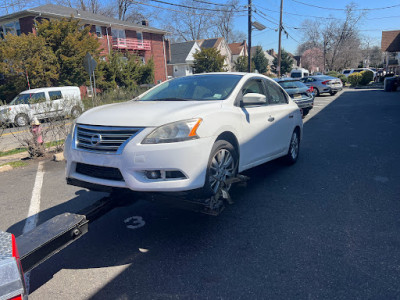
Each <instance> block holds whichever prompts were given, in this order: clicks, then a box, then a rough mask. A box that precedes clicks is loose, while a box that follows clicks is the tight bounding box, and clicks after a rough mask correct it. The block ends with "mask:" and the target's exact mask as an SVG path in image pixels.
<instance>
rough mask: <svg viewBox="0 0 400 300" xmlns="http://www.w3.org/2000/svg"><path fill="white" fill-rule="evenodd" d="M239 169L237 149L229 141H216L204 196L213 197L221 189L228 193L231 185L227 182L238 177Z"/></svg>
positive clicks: (207, 173)
mask: <svg viewBox="0 0 400 300" xmlns="http://www.w3.org/2000/svg"><path fill="white" fill-rule="evenodd" d="M237 168H238V155H237V151H236V149H235V148H234V147H233V146H232V144H231V143H229V142H227V141H224V140H219V141H216V142H215V144H214V146H213V148H212V150H211V155H210V158H209V161H208V165H207V172H206V181H205V183H204V187H203V194H204V195H205V196H213V195H215V194H217V193H218V192H219V191H220V190H221V189H225V190H226V191H228V190H229V189H230V188H231V184H229V183H227V180H228V179H229V178H233V177H235V176H236V173H237Z"/></svg>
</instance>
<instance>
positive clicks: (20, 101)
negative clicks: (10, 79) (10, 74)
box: [10, 94, 31, 105]
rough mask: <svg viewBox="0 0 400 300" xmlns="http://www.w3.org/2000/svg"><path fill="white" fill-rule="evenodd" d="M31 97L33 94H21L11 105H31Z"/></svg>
mask: <svg viewBox="0 0 400 300" xmlns="http://www.w3.org/2000/svg"><path fill="white" fill-rule="evenodd" d="M30 97H31V94H19V95H18V96H17V97H15V98H14V99H13V100H12V101H11V102H10V104H11V105H17V104H29V98H30Z"/></svg>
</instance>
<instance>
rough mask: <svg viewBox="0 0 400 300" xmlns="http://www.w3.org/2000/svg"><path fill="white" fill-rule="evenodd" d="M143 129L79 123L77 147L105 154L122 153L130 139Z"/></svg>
mask: <svg viewBox="0 0 400 300" xmlns="http://www.w3.org/2000/svg"><path fill="white" fill-rule="evenodd" d="M142 129H143V128H133V127H104V126H92V125H82V124H77V125H76V130H75V148H76V149H80V150H86V151H91V152H98V153H105V154H121V153H122V150H123V148H124V147H125V145H126V144H127V143H128V141H129V140H130V139H132V138H133V137H134V136H135V135H136V134H138V133H139V132H140V131H141V130H142Z"/></svg>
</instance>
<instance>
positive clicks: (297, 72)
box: [290, 68, 310, 78]
mask: <svg viewBox="0 0 400 300" xmlns="http://www.w3.org/2000/svg"><path fill="white" fill-rule="evenodd" d="M309 75H310V72H308V70H306V69H303V68H298V69H293V70H292V71H290V77H292V78H303V77H307V76H309Z"/></svg>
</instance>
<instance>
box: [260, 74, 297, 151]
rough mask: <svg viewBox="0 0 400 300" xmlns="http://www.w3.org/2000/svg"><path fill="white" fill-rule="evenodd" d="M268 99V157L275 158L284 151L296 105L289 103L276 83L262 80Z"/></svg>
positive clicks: (290, 133)
mask: <svg viewBox="0 0 400 300" xmlns="http://www.w3.org/2000/svg"><path fill="white" fill-rule="evenodd" d="M264 84H265V87H266V92H267V100H268V122H269V126H268V140H270V141H271V144H270V145H269V147H268V148H269V153H268V155H269V157H270V158H275V157H276V156H280V155H281V154H282V153H283V152H285V151H286V149H287V147H288V146H289V142H290V139H291V136H292V132H293V127H294V113H295V111H296V110H298V107H297V106H293V105H291V104H290V103H289V99H288V97H287V95H286V93H285V92H284V91H283V89H282V88H281V87H280V86H279V85H278V84H276V83H274V82H271V81H269V80H266V79H265V80H264Z"/></svg>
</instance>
